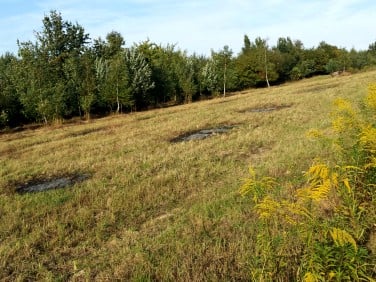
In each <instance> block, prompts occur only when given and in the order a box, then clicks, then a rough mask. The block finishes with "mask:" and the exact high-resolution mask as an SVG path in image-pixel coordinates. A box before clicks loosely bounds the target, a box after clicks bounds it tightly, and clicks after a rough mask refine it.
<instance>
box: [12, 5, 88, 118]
mask: <svg viewBox="0 0 376 282" xmlns="http://www.w3.org/2000/svg"><path fill="white" fill-rule="evenodd" d="M36 39H37V41H36V42H35V43H32V42H25V43H19V55H20V57H21V59H22V64H23V68H24V70H27V71H28V72H29V73H28V74H26V76H25V77H24V78H25V81H24V83H23V87H22V88H21V91H22V93H21V96H22V99H21V101H22V103H23V106H24V108H25V109H26V111H27V112H28V114H32V116H35V117H37V118H41V119H43V120H44V121H45V122H47V121H49V120H53V119H60V118H62V117H65V116H72V115H75V114H77V110H78V109H79V99H78V97H79V96H78V95H77V93H76V92H74V91H71V90H72V89H75V88H72V87H67V85H68V81H67V77H66V67H65V63H66V62H67V60H70V59H71V58H72V57H80V56H81V55H82V54H83V52H84V51H85V46H86V44H87V43H88V39H89V36H88V34H85V32H84V29H83V28H82V27H81V26H80V25H78V24H72V23H70V22H68V21H63V19H62V17H61V15H60V14H59V13H57V12H56V11H51V12H50V14H49V15H48V16H45V17H44V19H43V29H42V31H40V32H37V33H36ZM33 108H34V109H35V112H36V115H35V113H33V110H32V109H33Z"/></svg>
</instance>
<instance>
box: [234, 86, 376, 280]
mask: <svg viewBox="0 0 376 282" xmlns="http://www.w3.org/2000/svg"><path fill="white" fill-rule="evenodd" d="M375 117H376V84H372V85H370V86H369V89H368V95H367V97H366V99H365V107H364V111H363V112H360V111H357V110H356V108H355V107H354V106H353V105H352V104H351V103H350V102H349V101H347V100H344V99H337V100H336V101H335V110H334V111H333V113H332V130H331V133H329V135H328V134H327V135H328V136H325V134H323V133H321V132H320V131H319V130H311V131H310V132H309V134H308V135H310V136H314V137H318V138H324V139H325V142H329V141H330V142H331V146H332V148H334V149H335V150H333V152H335V153H336V154H339V155H338V156H336V157H335V158H334V159H335V160H336V161H335V163H333V161H323V160H318V159H317V160H315V161H314V163H313V165H312V166H311V167H310V168H309V169H308V171H307V172H306V173H305V178H306V184H305V185H304V186H303V187H299V188H296V190H295V192H294V194H293V196H291V195H284V194H282V193H281V191H282V190H283V187H279V186H280V185H278V184H277V180H276V179H273V178H270V177H258V176H257V175H256V172H255V170H254V169H250V177H249V178H247V179H246V180H245V181H244V184H243V186H242V187H241V189H240V193H241V195H243V196H245V195H247V194H250V195H251V199H252V200H253V203H254V210H255V212H256V213H257V214H258V216H259V221H260V225H259V236H258V237H257V238H258V246H259V248H258V252H257V256H258V261H257V260H255V261H256V263H255V264H254V265H253V266H252V276H253V279H254V280H258V281H288V280H302V281H307V282H308V281H375V280H374V277H376V264H375V261H376V260H375V259H376V256H375V255H376V254H375V249H374V248H373V249H372V248H371V247H368V246H371V245H372V244H373V245H374V242H370V241H371V240H374V238H375V220H376V213H375V209H376V192H375V188H376V185H375V184H376V181H375V180H376V127H375V126H376V124H375ZM257 262H258V263H257Z"/></svg>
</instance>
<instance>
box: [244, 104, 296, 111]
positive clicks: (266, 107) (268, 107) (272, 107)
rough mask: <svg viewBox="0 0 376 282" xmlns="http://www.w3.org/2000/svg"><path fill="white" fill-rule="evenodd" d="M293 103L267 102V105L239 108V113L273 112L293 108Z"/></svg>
mask: <svg viewBox="0 0 376 282" xmlns="http://www.w3.org/2000/svg"><path fill="white" fill-rule="evenodd" d="M291 107H292V104H281V105H277V104H266V105H260V106H256V107H251V108H246V109H243V110H239V111H238V112H239V113H267V112H273V111H278V110H282V109H286V108H291Z"/></svg>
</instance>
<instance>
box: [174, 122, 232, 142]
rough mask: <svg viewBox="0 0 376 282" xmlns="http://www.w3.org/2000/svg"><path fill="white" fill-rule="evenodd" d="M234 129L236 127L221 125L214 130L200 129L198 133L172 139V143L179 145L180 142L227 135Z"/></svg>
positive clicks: (193, 132)
mask: <svg viewBox="0 0 376 282" xmlns="http://www.w3.org/2000/svg"><path fill="white" fill-rule="evenodd" d="M234 127H235V126H234V125H221V126H218V127H213V128H206V129H200V130H196V131H190V132H185V133H183V134H181V135H179V136H177V137H175V138H172V139H171V140H170V142H171V143H178V142H186V141H193V140H203V139H206V138H208V137H211V136H214V135H218V134H224V133H227V132H229V131H230V130H231V129H233V128H234Z"/></svg>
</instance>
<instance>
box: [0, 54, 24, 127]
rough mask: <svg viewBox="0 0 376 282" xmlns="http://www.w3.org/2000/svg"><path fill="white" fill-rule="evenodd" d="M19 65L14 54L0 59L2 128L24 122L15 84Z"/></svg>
mask: <svg viewBox="0 0 376 282" xmlns="http://www.w3.org/2000/svg"><path fill="white" fill-rule="evenodd" d="M18 63H19V62H18V60H17V58H16V57H15V56H14V55H13V54H10V53H6V54H5V55H3V56H1V57H0V128H2V127H5V126H14V125H17V124H19V123H20V122H21V121H22V120H23V116H22V105H21V102H20V100H19V96H18V95H17V91H16V84H15V78H16V75H17V73H16V71H17V66H18Z"/></svg>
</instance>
